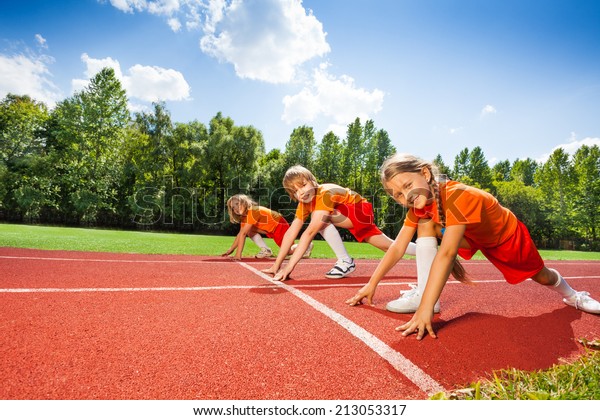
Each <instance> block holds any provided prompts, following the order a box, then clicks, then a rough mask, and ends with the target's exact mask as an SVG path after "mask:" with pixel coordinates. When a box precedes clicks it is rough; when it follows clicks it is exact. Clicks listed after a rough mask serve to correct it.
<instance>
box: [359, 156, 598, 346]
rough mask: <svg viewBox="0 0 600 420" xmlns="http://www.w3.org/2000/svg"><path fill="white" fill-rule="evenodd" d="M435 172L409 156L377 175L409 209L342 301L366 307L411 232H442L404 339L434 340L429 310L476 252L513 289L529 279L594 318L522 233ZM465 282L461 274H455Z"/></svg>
mask: <svg viewBox="0 0 600 420" xmlns="http://www.w3.org/2000/svg"><path fill="white" fill-rule="evenodd" d="M436 172H437V170H436V168H435V167H434V166H433V165H432V164H431V163H428V162H426V161H424V160H422V159H419V158H416V157H414V156H411V155H401V154H397V155H394V156H392V157H390V158H388V159H387V160H386V161H385V162H384V163H383V165H382V167H381V181H382V183H383V186H384V188H385V189H386V191H387V192H388V194H390V195H391V196H392V197H393V198H394V200H396V202H398V203H399V204H401V205H403V206H405V207H407V208H408V209H409V210H408V214H407V217H406V219H405V221H404V226H403V227H402V229H401V230H400V232H399V233H398V237H397V238H396V241H394V244H393V245H392V247H390V249H389V250H388V252H386V254H385V256H384V257H383V259H382V261H381V262H380V263H379V265H378V267H377V269H376V270H375V272H374V273H373V275H372V276H371V278H370V280H369V282H368V284H366V285H365V286H364V287H363V288H361V289H360V290H359V292H358V293H357V294H356V295H355V296H354V297H353V298H351V299H349V300H348V301H347V303H348V304H350V305H356V304H359V303H360V302H361V301H362V299H363V298H367V301H368V303H370V304H372V299H373V295H374V293H375V288H376V287H377V284H378V283H379V281H380V280H381V278H382V277H383V276H384V275H385V274H386V273H387V272H388V271H389V270H390V269H391V268H392V267H393V266H394V264H396V262H398V260H399V259H400V257H401V256H402V255H403V254H404V250H405V248H406V246H407V244H408V243H409V241H410V239H411V238H412V237H413V235H414V234H415V232H416V233H417V235H418V237H419V238H421V237H434V236H436V233H437V232H438V228H439V227H441V233H442V235H443V236H442V241H441V245H440V249H439V251H438V252H437V255H436V256H435V258H434V260H433V264H432V266H431V269H430V272H429V276H428V278H427V281H426V284H425V285H424V287H423V292H422V297H421V296H420V304H419V306H418V309H417V310H416V312H415V314H414V316H413V317H412V319H411V320H410V321H409V322H407V323H406V324H404V325H401V326H399V327H398V328H397V330H398V331H404V333H403V334H402V335H404V336H406V335H409V334H412V333H416V334H417V339H418V340H420V339H422V338H423V336H424V335H425V334H427V333H428V334H429V335H431V336H432V337H434V338H435V337H436V335H435V332H434V331H433V328H432V325H431V322H432V318H433V313H434V305H435V302H436V301H437V300H438V299H439V296H440V294H441V292H442V289H443V288H444V285H445V284H446V281H447V280H448V277H449V275H450V272H451V271H452V269H453V267H454V266H455V258H456V255H457V254H458V255H460V256H461V257H463V258H467V259H470V258H471V257H472V256H473V255H474V254H475V252H477V250H481V252H482V253H483V254H484V255H485V256H486V258H487V259H488V260H489V261H490V262H491V263H492V264H494V266H496V267H497V268H498V269H499V270H500V271H501V272H502V274H503V275H504V278H505V279H506V281H508V282H509V283H511V284H517V283H520V282H522V281H524V280H526V279H528V278H531V279H532V280H534V281H535V282H537V283H539V284H542V285H546V286H549V287H551V288H552V289H553V290H555V291H557V292H558V293H559V294H560V295H561V296H562V298H563V302H564V303H565V304H567V305H570V306H573V307H575V308H577V309H580V310H582V311H585V312H590V313H594V314H600V303H599V302H598V301H596V300H594V299H592V298H591V297H590V296H589V293H587V292H577V291H575V290H573V289H572V288H571V287H570V286H569V284H568V283H567V282H566V281H565V279H564V278H563V277H562V276H561V275H560V274H559V273H558V271H556V270H554V269H551V268H547V267H546V266H545V264H544V261H543V260H542V258H541V256H540V254H539V252H538V250H537V248H536V247H535V245H534V243H533V240H532V239H531V237H530V236H529V232H528V231H527V228H526V227H525V225H524V224H523V223H522V222H520V221H519V220H517V218H516V217H515V215H514V214H513V213H512V212H511V211H510V210H508V209H506V208H504V207H502V206H501V205H500V204H499V203H498V200H496V198H494V197H493V196H492V195H491V194H488V193H487V192H485V191H482V190H479V189H477V188H473V187H469V186H466V185H464V184H461V183H459V182H454V181H444V180H442V181H437V180H436V178H435V175H436ZM455 277H456V278H457V279H458V280H461V281H464V280H466V276H465V275H464V272H462V273H458V274H455Z"/></svg>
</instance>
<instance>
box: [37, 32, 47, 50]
mask: <svg viewBox="0 0 600 420" xmlns="http://www.w3.org/2000/svg"><path fill="white" fill-rule="evenodd" d="M35 40H36V41H37V43H38V44H39V46H40V47H41V48H44V49H48V43H47V42H46V38H44V37H43V36H41V35H40V34H35Z"/></svg>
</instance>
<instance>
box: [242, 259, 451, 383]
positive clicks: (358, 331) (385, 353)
mask: <svg viewBox="0 0 600 420" xmlns="http://www.w3.org/2000/svg"><path fill="white" fill-rule="evenodd" d="M239 264H240V265H241V266H242V267H244V268H246V269H248V270H250V271H251V272H253V273H254V274H256V275H257V276H260V277H261V278H262V279H264V280H267V281H268V282H269V283H272V284H275V285H277V286H279V287H281V288H283V289H285V290H286V291H288V292H289V293H291V294H293V295H294V296H296V297H298V298H299V299H301V300H302V301H304V302H305V303H307V304H308V305H310V306H311V307H312V308H313V309H316V310H317V311H319V312H321V313H322V314H324V315H325V316H327V317H328V318H329V319H331V320H332V321H334V322H335V323H337V324H339V325H340V326H341V327H343V328H344V329H346V330H347V331H348V332H349V333H350V334H352V335H353V336H355V337H356V338H358V339H359V340H360V341H362V342H363V343H365V344H366V345H367V346H368V347H369V348H371V349H372V350H373V351H375V353H377V354H378V355H379V356H381V357H382V358H383V359H384V360H386V361H387V362H388V363H389V364H391V365H392V366H393V367H394V369H396V370H397V371H398V372H400V373H401V374H403V375H404V376H406V377H407V378H408V379H409V380H410V381H411V382H412V383H414V384H415V385H416V386H418V387H419V388H420V389H421V390H422V391H423V392H425V393H426V394H427V395H432V394H435V393H437V392H441V391H445V389H444V387H442V385H440V384H439V383H438V382H436V381H435V380H434V379H433V378H432V377H431V376H429V375H428V374H426V373H425V372H423V371H422V370H421V369H420V368H419V367H418V366H417V365H415V364H414V363H412V362H411V361H410V360H408V359H407V358H406V357H404V356H403V355H402V354H400V353H399V352H397V351H396V350H394V349H392V348H391V347H390V346H388V345H387V344H385V343H384V342H383V341H381V340H380V339H379V338H377V337H375V336H374V335H373V334H371V333H370V332H368V331H367V330H365V329H364V328H362V327H361V326H359V325H357V324H355V323H354V322H352V321H350V320H349V319H348V318H346V317H345V316H343V315H341V314H339V313H337V312H336V311H334V310H333V309H331V308H329V307H327V306H325V305H324V304H322V303H321V302H319V301H317V300H315V299H313V298H312V297H310V296H308V295H307V294H306V293H303V292H301V291H300V290H298V289H296V288H294V287H291V286H289V285H287V284H285V283H281V282H275V281H273V279H272V278H271V277H269V276H268V275H266V274H265V273H263V272H262V271H259V270H257V269H256V268H254V267H252V266H250V265H248V264H246V263H244V262H240V263H239Z"/></svg>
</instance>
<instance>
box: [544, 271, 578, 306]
mask: <svg viewBox="0 0 600 420" xmlns="http://www.w3.org/2000/svg"><path fill="white" fill-rule="evenodd" d="M550 270H551V271H554V272H555V273H556V275H557V276H558V280H557V281H556V283H555V284H553V285H552V286H549V287H553V288H554V290H556V291H557V292H558V293H560V294H561V295H562V297H564V298H565V299H568V298H570V297H571V296H573V295H575V293H576V292H575V290H573V289H572V288H571V286H569V283H567V281H566V280H565V279H564V278H563V276H561V275H560V273H559V272H558V271H556V270H555V269H554V268H550Z"/></svg>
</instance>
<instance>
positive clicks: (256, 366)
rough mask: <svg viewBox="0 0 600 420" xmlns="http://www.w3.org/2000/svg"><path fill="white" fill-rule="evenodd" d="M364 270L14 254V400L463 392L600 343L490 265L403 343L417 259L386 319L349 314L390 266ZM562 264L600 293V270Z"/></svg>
mask: <svg viewBox="0 0 600 420" xmlns="http://www.w3.org/2000/svg"><path fill="white" fill-rule="evenodd" d="M357 263H358V264H357V266H358V268H357V270H356V271H355V272H354V273H353V274H352V276H351V277H349V278H346V279H342V280H328V279H325V278H323V275H322V274H323V273H324V272H325V271H327V270H328V269H329V268H330V266H331V264H332V261H331V260H304V261H302V262H301V263H300V264H299V265H298V267H297V268H296V270H295V271H294V273H293V277H294V278H293V279H292V280H290V281H288V282H286V283H284V286H280V285H277V284H273V283H271V282H269V281H268V280H266V279H265V278H263V277H261V276H260V275H259V274H257V273H256V272H255V271H253V270H252V268H256V269H261V268H264V267H267V266H268V263H265V262H260V261H258V260H247V261H245V264H239V263H235V262H231V261H228V260H226V259H221V258H209V257H192V256H165V255H161V256H156V255H124V254H108V253H79V252H55V251H38V250H25V249H10V248H0V289H1V290H0V307H1V308H2V310H1V311H0V337H1V338H0V353H1V354H2V358H1V359H0V378H1V379H0V382H1V384H2V386H1V387H0V399H4V400H6V399H243V400H250V399H357V400H358V399H360V400H362V399H366V400H370V399H385V400H394V399H422V398H425V397H426V396H427V393H428V392H431V388H428V385H427V384H426V385H423V381H422V380H419V378H421V379H423V378H425V379H427V380H430V381H431V382H429V383H430V384H431V383H433V384H434V387H435V386H438V387H441V388H445V389H452V388H455V387H457V386H463V385H467V384H468V383H470V382H471V381H475V380H478V379H480V378H482V377H487V375H489V374H490V373H491V372H492V371H493V370H495V369H501V368H506V367H515V368H519V369H527V370H533V369H545V368H548V367H550V366H552V365H553V364H555V363H560V362H561V360H563V359H570V358H573V357H575V356H577V355H578V354H581V353H582V352H584V348H583V347H582V346H581V345H580V344H579V343H578V342H577V340H578V339H580V338H587V339H593V338H598V337H599V336H600V316H595V315H590V314H586V313H582V312H580V311H577V310H575V309H573V308H571V307H567V306H565V305H564V304H563V303H562V302H561V299H560V298H559V297H558V295H557V294H556V293H555V292H553V291H551V290H549V289H548V288H545V287H541V286H539V285H537V284H535V283H533V282H531V281H527V282H525V283H523V284H521V285H517V286H511V285H509V284H507V283H506V282H504V281H503V280H502V278H501V275H500V273H499V272H498V271H497V270H496V269H495V268H494V267H493V266H492V265H491V264H489V263H488V262H484V261H480V262H467V263H466V264H465V266H466V268H467V271H468V272H469V274H470V275H471V276H472V277H473V278H474V279H476V280H477V282H476V284H475V285H474V286H465V285H462V284H458V283H456V282H450V283H448V285H447V286H446V288H445V289H444V292H443V295H442V313H441V314H440V315H439V316H436V327H437V331H438V336H439V338H438V339H437V340H433V339H431V338H426V339H424V340H423V341H422V342H418V341H417V340H415V338H414V336H412V337H408V338H403V337H401V336H400V334H399V333H397V332H395V331H394V327H395V326H397V325H399V324H401V323H403V322H405V321H406V320H408V319H409V318H410V316H409V315H396V314H392V313H389V312H386V311H385V310H384V309H383V308H384V306H385V302H387V301H388V300H391V299H395V298H396V297H397V296H398V294H399V290H401V289H407V288H408V286H407V283H414V282H415V281H416V269H415V265H414V262H413V261H408V260H407V261H403V262H401V263H400V264H398V265H397V267H396V268H395V269H394V270H393V271H392V272H391V273H390V275H389V276H388V277H386V278H385V279H384V281H383V282H382V283H381V285H380V287H379V288H378V291H377V295H376V298H375V299H376V307H374V308H373V307H367V306H360V307H354V308H352V307H348V306H346V305H345V304H344V300H345V299H347V298H348V297H350V296H352V295H353V294H354V292H355V291H356V290H357V289H358V288H359V287H360V286H361V285H362V284H364V283H365V282H366V281H367V280H368V278H369V275H370V273H372V271H373V270H374V268H375V266H376V264H377V262H376V261H358V262H357ZM548 266H551V267H555V268H557V269H559V270H560V271H561V273H562V274H563V276H564V277H566V278H567V279H568V281H569V283H570V284H571V285H572V286H573V287H574V288H576V289H578V290H587V291H589V292H590V293H591V294H592V296H594V297H595V298H600V263H599V262H584V261H581V262H549V263H548ZM314 301H316V303H315V302H314ZM319 304H322V305H324V306H323V308H325V309H322V310H317V309H318V308H317V309H316V308H315V307H319ZM311 305H312V306H311ZM324 312H325V313H324ZM332 314H333V315H332ZM332 317H333V318H334V319H332ZM338 318H339V319H342V321H339V319H338ZM340 322H341V323H342V324H343V325H340ZM364 330H366V331H367V332H368V333H370V335H369V334H367V333H365V334H366V336H367V338H364V339H363V340H362V341H361V339H359V338H358V337H357V334H358V335H360V334H362V332H363V331H364ZM357 331H358V333H357ZM365 343H367V344H369V345H372V344H373V343H375V345H379V344H380V345H381V346H383V353H385V354H384V355H383V356H382V355H381V354H380V353H377V352H376V351H374V350H373V349H372V348H371V347H369V346H368V345H367V344H365ZM378 343H379V344H378ZM386 352H387V353H386ZM388 356H389V357H388ZM389 360H400V361H401V362H402V361H406V363H407V364H404V365H402V363H404V362H402V363H400V364H401V366H400V367H399V366H398V365H396V364H394V363H393V362H392V363H391V362H390V361H389ZM415 375H416V377H417V379H416V380H415ZM419 375H420V376H419ZM425 382H427V381H425ZM428 389H429V391H428Z"/></svg>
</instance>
